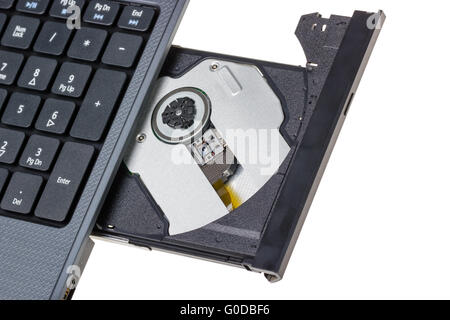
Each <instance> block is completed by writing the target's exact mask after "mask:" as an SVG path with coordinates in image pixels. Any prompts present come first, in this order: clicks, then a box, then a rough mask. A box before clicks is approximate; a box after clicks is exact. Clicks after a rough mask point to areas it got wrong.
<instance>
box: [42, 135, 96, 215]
mask: <svg viewBox="0 0 450 320" xmlns="http://www.w3.org/2000/svg"><path fill="white" fill-rule="evenodd" d="M93 156H94V148H93V147H92V146H88V145H84V144H80V143H74V142H67V143H66V144H65V145H64V147H63V149H62V151H61V154H60V156H59V158H58V161H57V162H56V165H55V168H54V170H53V172H52V174H51V176H50V178H49V180H48V183H47V185H46V187H45V190H44V192H43V194H42V197H41V199H40V200H39V203H38V205H37V208H36V210H35V215H36V216H38V217H39V218H43V219H47V220H51V221H56V222H63V221H64V220H66V218H67V215H68V214H69V212H70V209H71V207H72V204H73V202H74V200H75V196H76V194H77V192H78V189H79V188H80V185H81V182H82V181H83V178H84V177H85V175H86V173H87V169H88V167H89V164H90V162H91V160H92V157H93Z"/></svg>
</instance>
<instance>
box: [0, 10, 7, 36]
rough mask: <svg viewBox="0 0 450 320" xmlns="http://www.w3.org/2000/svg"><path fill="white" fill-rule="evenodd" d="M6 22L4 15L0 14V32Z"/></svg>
mask: <svg viewBox="0 0 450 320" xmlns="http://www.w3.org/2000/svg"><path fill="white" fill-rule="evenodd" d="M5 22H6V14H4V13H0V32H1V31H2V30H3V27H4V26H5Z"/></svg>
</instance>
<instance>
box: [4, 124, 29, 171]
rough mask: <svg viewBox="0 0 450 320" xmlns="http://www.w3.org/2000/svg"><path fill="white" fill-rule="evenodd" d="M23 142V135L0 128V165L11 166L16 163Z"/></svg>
mask: <svg viewBox="0 0 450 320" xmlns="http://www.w3.org/2000/svg"><path fill="white" fill-rule="evenodd" d="M24 140H25V133H23V132H20V131H14V130H9V129H4V128H0V163H6V164H13V163H14V162H16V159H17V156H18V154H19V151H20V149H21V148H22V145H23V142H24Z"/></svg>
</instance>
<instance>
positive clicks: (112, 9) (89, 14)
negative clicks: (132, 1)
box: [84, 1, 120, 26]
mask: <svg viewBox="0 0 450 320" xmlns="http://www.w3.org/2000/svg"><path fill="white" fill-rule="evenodd" d="M119 9H120V5H119V4H118V3H115V2H111V1H89V5H88V7H87V8H86V12H85V14H84V21H86V22H91V23H96V24H102V25H105V26H110V25H112V24H113V23H114V20H115V19H116V16H117V13H118V12H119Z"/></svg>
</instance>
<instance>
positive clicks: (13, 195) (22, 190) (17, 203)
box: [1, 172, 43, 214]
mask: <svg viewBox="0 0 450 320" xmlns="http://www.w3.org/2000/svg"><path fill="white" fill-rule="evenodd" d="M42 182H43V179H42V177H41V176H35V175H31V174H27V173H22V172H16V173H14V175H13V176H12V178H11V181H10V182H9V185H8V188H7V189H6V192H5V196H4V197H3V200H2V204H1V207H2V209H3V210H6V211H11V212H16V213H22V214H29V213H31V209H33V205H34V203H35V201H36V198H37V196H38V193H39V190H40V189H41V185H42Z"/></svg>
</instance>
